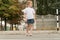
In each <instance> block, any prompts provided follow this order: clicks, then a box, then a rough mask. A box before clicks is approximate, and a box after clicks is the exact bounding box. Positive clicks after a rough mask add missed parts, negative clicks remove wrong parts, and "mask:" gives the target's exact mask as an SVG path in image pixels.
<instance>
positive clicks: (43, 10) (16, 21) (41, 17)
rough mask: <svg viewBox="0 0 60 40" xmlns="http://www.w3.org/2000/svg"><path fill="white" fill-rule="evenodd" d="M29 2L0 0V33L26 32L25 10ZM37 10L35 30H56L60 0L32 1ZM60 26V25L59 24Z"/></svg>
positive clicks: (24, 0)
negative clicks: (23, 11)
mask: <svg viewBox="0 0 60 40" xmlns="http://www.w3.org/2000/svg"><path fill="white" fill-rule="evenodd" d="M26 1H29V0H0V31H11V30H12V31H13V30H20V29H22V30H24V29H25V26H26V25H25V22H24V21H23V18H24V17H23V13H22V12H21V10H23V9H24V8H25V7H26ZM31 1H32V2H33V8H34V9H35V10H36V24H35V28H36V29H35V30H56V28H57V18H56V9H58V10H59V11H58V13H59V23H60V0H31ZM59 26H60V24H59Z"/></svg>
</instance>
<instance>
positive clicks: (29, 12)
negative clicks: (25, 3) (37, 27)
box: [22, 7, 35, 19]
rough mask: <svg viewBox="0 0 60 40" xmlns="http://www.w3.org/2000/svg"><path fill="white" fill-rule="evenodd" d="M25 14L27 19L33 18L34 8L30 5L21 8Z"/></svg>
mask: <svg viewBox="0 0 60 40" xmlns="http://www.w3.org/2000/svg"><path fill="white" fill-rule="evenodd" d="M22 12H24V13H25V14H26V17H27V19H34V14H35V10H34V9H33V8H31V7H27V8H25V9H24V10H22Z"/></svg>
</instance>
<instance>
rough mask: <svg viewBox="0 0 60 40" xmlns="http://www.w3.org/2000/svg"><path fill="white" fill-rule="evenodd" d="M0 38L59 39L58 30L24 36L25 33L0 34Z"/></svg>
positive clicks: (25, 39) (17, 39)
mask: <svg viewBox="0 0 60 40" xmlns="http://www.w3.org/2000/svg"><path fill="white" fill-rule="evenodd" d="M0 40H60V32H59V33H58V32H53V33H51V32H49V33H48V32H47V33H45V32H42V33H33V36H26V35H25V34H9V35H7V34H4V35H1V34H0Z"/></svg>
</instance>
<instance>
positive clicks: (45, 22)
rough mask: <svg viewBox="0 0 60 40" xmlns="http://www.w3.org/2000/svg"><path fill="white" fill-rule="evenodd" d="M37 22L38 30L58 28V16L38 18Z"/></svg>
mask: <svg viewBox="0 0 60 40" xmlns="http://www.w3.org/2000/svg"><path fill="white" fill-rule="evenodd" d="M59 20H60V18H59ZM36 22H37V24H36V26H37V29H39V30H56V28H57V19H56V15H45V16H44V15H42V16H37V21H36Z"/></svg>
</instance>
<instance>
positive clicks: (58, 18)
mask: <svg viewBox="0 0 60 40" xmlns="http://www.w3.org/2000/svg"><path fill="white" fill-rule="evenodd" d="M56 14H57V31H59V15H58V9H56Z"/></svg>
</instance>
